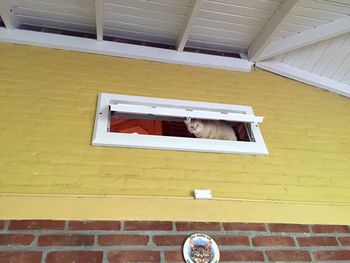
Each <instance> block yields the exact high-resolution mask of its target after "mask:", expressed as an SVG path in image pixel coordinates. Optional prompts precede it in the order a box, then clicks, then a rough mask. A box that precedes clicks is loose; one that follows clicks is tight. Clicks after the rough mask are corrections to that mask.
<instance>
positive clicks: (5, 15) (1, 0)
mask: <svg viewBox="0 0 350 263" xmlns="http://www.w3.org/2000/svg"><path fill="white" fill-rule="evenodd" d="M14 13H15V7H14V5H12V4H11V1H10V0H0V16H1V18H2V21H3V22H4V24H5V26H6V29H10V30H12V29H15V28H17V27H18V25H19V22H18V19H17V18H16V17H15V14H14Z"/></svg>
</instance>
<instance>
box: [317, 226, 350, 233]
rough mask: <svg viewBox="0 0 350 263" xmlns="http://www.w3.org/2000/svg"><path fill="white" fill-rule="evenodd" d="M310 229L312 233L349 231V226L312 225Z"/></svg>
mask: <svg viewBox="0 0 350 263" xmlns="http://www.w3.org/2000/svg"><path fill="white" fill-rule="evenodd" d="M311 229H312V232H314V233H335V232H337V233H350V228H349V227H348V226H337V225H314V226H312V228H311Z"/></svg>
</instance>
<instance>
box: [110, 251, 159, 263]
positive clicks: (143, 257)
mask: <svg viewBox="0 0 350 263" xmlns="http://www.w3.org/2000/svg"><path fill="white" fill-rule="evenodd" d="M108 260H109V262H110V263H120V262H160V252H159V251H149V250H147V251H146V250H145V251H143V250H137V251H135V250H134V251H133V250H126V251H112V252H109V253H108Z"/></svg>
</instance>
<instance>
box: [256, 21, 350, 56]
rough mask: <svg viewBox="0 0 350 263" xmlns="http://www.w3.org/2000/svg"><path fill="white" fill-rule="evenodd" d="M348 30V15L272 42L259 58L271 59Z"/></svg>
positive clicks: (349, 23) (349, 25) (349, 26)
mask: <svg viewBox="0 0 350 263" xmlns="http://www.w3.org/2000/svg"><path fill="white" fill-rule="evenodd" d="M348 32H350V17H349V16H346V17H344V18H340V19H338V20H335V21H333V22H330V23H327V24H323V25H320V26H318V27H315V28H312V29H309V30H305V31H302V32H300V33H299V34H297V35H293V36H290V37H287V38H284V39H281V40H277V41H274V42H272V43H271V44H270V45H269V46H268V47H267V48H266V50H264V52H263V53H262V54H261V56H260V57H259V60H265V59H269V58H272V57H275V56H278V55H281V54H284V53H287V52H290V51H293V50H295V49H298V48H302V47H305V46H308V45H312V44H315V43H317V42H320V41H324V40H327V39H330V38H334V37H336V36H339V35H342V34H345V33H348Z"/></svg>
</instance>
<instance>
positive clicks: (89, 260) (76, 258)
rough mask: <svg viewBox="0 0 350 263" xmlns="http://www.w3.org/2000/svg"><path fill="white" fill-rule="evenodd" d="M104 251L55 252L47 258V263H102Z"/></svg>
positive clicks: (50, 253)
mask: <svg viewBox="0 0 350 263" xmlns="http://www.w3.org/2000/svg"><path fill="white" fill-rule="evenodd" d="M102 259H103V252H102V251H53V252H49V253H48V254H47V256H46V261H45V262H46V263H73V262H74V263H101V262H102Z"/></svg>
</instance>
